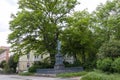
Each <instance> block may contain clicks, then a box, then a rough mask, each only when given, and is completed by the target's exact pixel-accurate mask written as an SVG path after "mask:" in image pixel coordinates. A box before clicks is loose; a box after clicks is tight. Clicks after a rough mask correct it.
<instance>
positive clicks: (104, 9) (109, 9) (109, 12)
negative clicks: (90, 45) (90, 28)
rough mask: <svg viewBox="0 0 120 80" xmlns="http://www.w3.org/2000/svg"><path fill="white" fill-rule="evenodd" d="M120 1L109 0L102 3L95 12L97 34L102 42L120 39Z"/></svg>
mask: <svg viewBox="0 0 120 80" xmlns="http://www.w3.org/2000/svg"><path fill="white" fill-rule="evenodd" d="M119 4H120V1H119V0H112V1H107V2H106V3H105V4H104V5H103V4H101V5H99V6H98V7H97V9H96V11H95V12H94V13H93V14H94V15H93V16H94V20H95V23H94V25H95V26H96V28H94V29H95V32H96V33H95V34H96V35H97V36H99V40H101V42H105V41H109V40H110V39H120V5H119Z"/></svg>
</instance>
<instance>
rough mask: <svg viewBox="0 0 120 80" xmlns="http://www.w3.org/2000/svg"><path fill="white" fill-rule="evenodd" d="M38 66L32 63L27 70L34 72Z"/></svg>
mask: <svg viewBox="0 0 120 80" xmlns="http://www.w3.org/2000/svg"><path fill="white" fill-rule="evenodd" d="M39 67H40V66H38V65H33V66H31V67H30V68H29V69H28V71H29V72H31V73H34V72H36V69H38V68H39Z"/></svg>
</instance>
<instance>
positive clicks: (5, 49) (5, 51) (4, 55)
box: [0, 46, 10, 63]
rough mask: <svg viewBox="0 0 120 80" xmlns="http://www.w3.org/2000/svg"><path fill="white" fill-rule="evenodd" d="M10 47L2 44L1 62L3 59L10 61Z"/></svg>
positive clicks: (0, 48)
mask: <svg viewBox="0 0 120 80" xmlns="http://www.w3.org/2000/svg"><path fill="white" fill-rule="evenodd" d="M9 49H10V48H9V47H5V46H1V47H0V63H1V62H2V61H4V60H5V61H6V62H8V60H9V57H10V55H9V54H10V51H9Z"/></svg>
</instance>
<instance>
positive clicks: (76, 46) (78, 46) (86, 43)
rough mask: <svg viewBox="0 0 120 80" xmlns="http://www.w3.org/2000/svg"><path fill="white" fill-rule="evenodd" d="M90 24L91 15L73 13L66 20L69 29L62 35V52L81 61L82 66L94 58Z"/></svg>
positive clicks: (85, 12) (84, 12)
mask: <svg viewBox="0 0 120 80" xmlns="http://www.w3.org/2000/svg"><path fill="white" fill-rule="evenodd" d="M90 24H91V15H90V14H89V13H88V12H87V11H85V10H84V11H79V12H75V13H74V14H73V15H72V16H70V17H69V18H68V26H70V27H68V28H66V29H65V30H64V32H63V34H62V41H63V50H64V51H63V52H64V53H65V54H68V55H71V56H74V57H75V59H81V63H82V64H83V65H84V64H85V63H86V62H87V60H88V59H90V58H91V59H94V58H95V54H94V53H93V52H94V50H93V49H94V48H93V42H94V38H93V36H92V30H91V27H90ZM78 56H79V57H78ZM93 57H94V58H93ZM91 63H92V60H91Z"/></svg>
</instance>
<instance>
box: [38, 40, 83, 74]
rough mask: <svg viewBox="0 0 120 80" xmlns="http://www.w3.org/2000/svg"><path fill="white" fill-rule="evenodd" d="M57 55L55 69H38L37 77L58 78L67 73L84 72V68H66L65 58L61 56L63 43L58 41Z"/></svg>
mask: <svg viewBox="0 0 120 80" xmlns="http://www.w3.org/2000/svg"><path fill="white" fill-rule="evenodd" d="M56 49H57V54H56V55H55V65H54V68H48V69H37V71H36V73H37V75H39V76H40V75H41V76H56V74H59V73H66V72H79V71H83V68H82V67H70V68H65V67H64V64H63V61H64V59H63V56H62V54H61V42H60V41H59V40H57V48H56Z"/></svg>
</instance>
